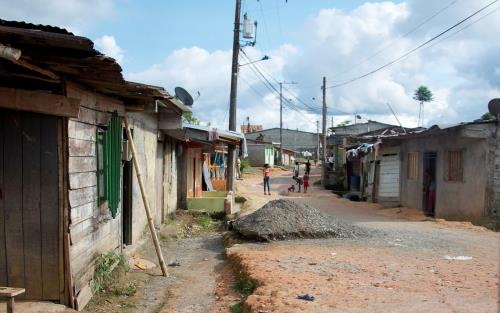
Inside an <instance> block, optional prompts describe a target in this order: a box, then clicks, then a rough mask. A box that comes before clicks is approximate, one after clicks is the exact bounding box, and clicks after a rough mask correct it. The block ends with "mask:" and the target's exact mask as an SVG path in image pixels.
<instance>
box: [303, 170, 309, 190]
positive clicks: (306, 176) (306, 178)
mask: <svg viewBox="0 0 500 313" xmlns="http://www.w3.org/2000/svg"><path fill="white" fill-rule="evenodd" d="M308 187H309V173H307V172H306V173H305V174H304V193H307V188H308Z"/></svg>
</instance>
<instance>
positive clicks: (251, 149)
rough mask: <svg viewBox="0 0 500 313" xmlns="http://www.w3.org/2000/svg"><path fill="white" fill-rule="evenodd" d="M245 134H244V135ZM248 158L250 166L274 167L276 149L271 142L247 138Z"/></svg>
mask: <svg viewBox="0 0 500 313" xmlns="http://www.w3.org/2000/svg"><path fill="white" fill-rule="evenodd" d="M245 136H246V135H245ZM247 147H248V160H249V161H250V164H251V165H252V166H264V164H269V166H270V167H274V165H275V159H276V156H277V151H276V149H275V146H274V144H273V143H272V142H267V141H260V140H253V139H247Z"/></svg>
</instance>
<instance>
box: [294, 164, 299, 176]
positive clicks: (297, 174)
mask: <svg viewBox="0 0 500 313" xmlns="http://www.w3.org/2000/svg"><path fill="white" fill-rule="evenodd" d="M299 175H300V164H299V162H295V166H294V167H293V177H299Z"/></svg>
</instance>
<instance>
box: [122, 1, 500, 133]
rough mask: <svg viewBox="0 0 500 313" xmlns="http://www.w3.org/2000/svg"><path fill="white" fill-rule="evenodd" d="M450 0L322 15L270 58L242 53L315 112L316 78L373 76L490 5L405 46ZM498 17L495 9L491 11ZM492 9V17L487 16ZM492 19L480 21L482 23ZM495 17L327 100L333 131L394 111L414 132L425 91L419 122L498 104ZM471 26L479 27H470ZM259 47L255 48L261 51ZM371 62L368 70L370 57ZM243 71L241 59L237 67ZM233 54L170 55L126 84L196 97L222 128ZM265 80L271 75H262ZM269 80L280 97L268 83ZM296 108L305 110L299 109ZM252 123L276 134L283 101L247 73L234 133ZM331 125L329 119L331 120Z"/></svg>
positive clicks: (455, 14) (499, 27)
mask: <svg viewBox="0 0 500 313" xmlns="http://www.w3.org/2000/svg"><path fill="white" fill-rule="evenodd" d="M449 3H450V1H448V0H407V1H406V2H403V3H393V2H377V3H365V4H362V5H360V6H359V7H357V8H355V9H353V10H351V11H342V10H338V9H334V8H325V9H322V10H320V11H319V12H318V13H317V14H316V15H315V16H312V17H310V18H309V19H308V20H307V21H305V22H304V24H303V26H302V29H301V31H300V32H298V33H297V34H295V37H294V39H293V40H292V41H290V42H289V43H287V44H283V45H282V46H281V47H279V48H277V49H275V50H272V51H262V50H259V49H258V48H246V51H247V54H248V56H249V58H250V59H251V60H257V59H259V58H261V57H262V56H263V55H264V54H267V55H269V56H270V57H271V59H270V60H268V61H265V62H260V63H258V64H259V67H260V68H262V69H263V71H264V72H265V73H269V74H271V75H272V76H273V77H274V78H276V79H277V80H286V81H297V82H299V84H298V85H293V86H287V89H290V90H291V92H288V91H286V92H285V97H292V95H291V94H293V95H294V96H298V97H300V98H301V99H302V100H304V101H305V102H307V103H309V105H311V106H315V107H316V108H320V105H321V101H316V102H315V101H312V100H311V98H313V97H315V98H316V99H320V98H321V90H320V88H319V86H320V84H321V79H322V76H326V77H327V81H328V85H334V84H336V83H339V82H342V81H346V80H348V79H350V78H353V77H357V76H359V75H361V74H364V73H366V72H369V71H371V70H373V69H375V68H377V67H378V66H381V65H383V64H385V63H387V62H389V61H391V60H394V59H396V58H398V57H399V56H401V55H402V54H404V53H405V52H406V51H409V50H411V49H412V48H414V47H416V46H418V45H419V44H420V43H422V42H423V41H425V40H427V39H429V38H432V37H433V36H434V35H436V34H438V33H439V32H441V31H442V30H444V29H446V28H447V27H449V26H451V25H453V24H454V23H456V22H458V21H459V20H461V19H463V18H464V17H466V16H467V15H469V14H471V13H472V12H474V11H475V10H477V9H479V8H480V7H481V6H483V5H485V4H487V3H488V0H478V1H468V2H464V1H457V2H456V3H455V4H454V5H452V6H450V7H449V8H448V9H447V10H445V11H443V13H441V14H440V15H438V16H437V17H435V18H434V19H432V20H430V21H429V22H428V23H426V24H425V25H423V26H422V27H420V28H419V29H418V30H416V31H415V32H413V33H411V35H409V36H406V37H403V35H404V34H405V33H406V32H408V30H410V29H413V28H415V26H416V25H419V24H420V23H421V22H422V21H423V20H425V19H427V18H428V17H429V16H431V15H432V14H433V13H434V12H437V11H438V10H440V9H441V8H443V7H445V6H447V5H448V4H449ZM496 7H498V6H496ZM492 9H495V8H492ZM488 12H489V11H487V12H485V13H488ZM494 15H495V14H493V15H492V16H491V17H487V18H485V19H484V20H482V21H480V22H478V23H477V24H476V25H473V26H471V27H470V28H467V29H464V31H463V32H460V33H457V35H455V36H453V37H450V38H449V39H447V40H445V41H442V42H440V43H439V44H437V45H435V46H432V47H429V48H427V49H423V50H420V51H419V52H418V53H415V54H413V55H412V56H410V57H408V58H405V59H403V60H401V61H400V62H398V63H396V64H394V65H392V66H390V67H388V68H386V69H384V70H381V71H379V72H377V73H376V74H374V75H370V76H368V77H366V78H363V79H361V80H359V81H356V82H354V83H352V84H348V85H345V86H342V87H339V88H332V89H328V90H327V103H328V106H329V112H330V113H333V114H334V120H335V122H336V123H337V122H341V121H343V120H346V119H350V120H352V119H353V116H354V114H360V115H362V117H363V118H364V119H373V120H380V121H382V122H389V123H396V121H395V118H394V116H393V115H392V114H391V113H390V111H389V109H388V108H387V105H386V104H387V103H390V104H391V105H392V107H393V108H394V110H395V111H396V112H397V114H398V117H399V119H400V120H401V121H402V122H403V123H404V124H405V125H406V126H410V127H411V126H416V123H417V118H418V103H417V102H416V101H415V100H413V99H412V96H413V92H414V90H415V89H416V88H418V86H420V85H422V84H423V85H426V86H428V87H429V88H430V89H431V90H432V91H433V93H434V98H435V100H434V101H433V102H431V103H429V104H426V106H425V122H426V124H427V125H431V124H435V123H454V122H460V121H469V120H473V119H476V118H478V117H479V116H481V115H482V114H483V113H484V112H485V111H486V105H487V102H488V100H489V99H491V98H492V97H494V96H497V97H498V95H499V94H500V89H499V86H500V75H499V74H498V73H499V72H500V71H499V68H500V59H499V58H498V55H499V54H500V43H499V42H498V40H497V39H495V38H497V36H498V33H500V19H498V18H495V16H494ZM471 21H475V20H471ZM257 46H258V44H257ZM381 49H382V52H380V53H378V54H377V55H376V56H373V57H371V58H370V59H369V60H368V61H366V62H361V61H362V60H365V59H366V58H367V57H368V56H371V55H373V54H374V53H376V52H377V51H380V50H381ZM246 62H247V61H246V60H245V59H244V58H243V57H242V56H241V57H240V63H246ZM230 68H231V51H212V52H210V51H207V50H205V49H203V48H199V47H192V48H184V49H179V50H176V51H174V52H173V53H171V54H169V55H168V56H166V59H165V60H164V61H163V62H161V63H159V64H155V65H152V66H151V67H150V68H148V69H146V70H144V71H142V72H137V73H130V74H129V75H128V77H127V78H128V79H132V80H138V81H144V82H148V83H155V84H160V85H162V86H165V87H167V88H168V89H169V90H172V88H173V87H174V86H177V85H181V86H184V87H187V88H188V89H189V90H190V91H191V92H195V91H197V90H199V91H200V92H201V97H200V99H199V100H198V101H197V102H196V104H195V106H194V111H195V114H196V115H198V116H199V117H200V118H201V119H202V120H205V121H207V122H208V121H210V122H211V123H212V124H213V125H217V126H219V127H225V126H226V125H227V108H228V102H229V86H230ZM266 75H267V74H266ZM269 80H270V81H271V82H272V83H274V85H275V86H276V88H278V87H277V84H276V82H275V81H273V78H270V77H269ZM295 105H297V106H301V104H300V103H297V102H295ZM246 116H249V117H250V120H251V122H252V123H261V124H263V125H264V127H276V126H278V125H279V97H278V96H277V95H276V94H275V93H274V92H272V91H269V90H268V89H266V88H265V87H264V85H263V84H262V82H261V81H260V80H259V79H258V78H257V77H256V75H255V73H253V72H252V71H251V67H250V66H244V67H242V68H241V71H240V81H239V89H238V123H241V122H243V121H244V120H245V118H246ZM317 119H320V116H319V115H316V114H312V113H311V114H309V113H306V112H302V113H297V112H296V111H293V110H291V109H289V108H287V109H286V110H285V112H284V126H285V127H288V128H292V129H295V128H300V129H305V130H310V131H315V130H316V125H315V121H316V120H317ZM328 120H329V124H330V120H331V117H329V118H328Z"/></svg>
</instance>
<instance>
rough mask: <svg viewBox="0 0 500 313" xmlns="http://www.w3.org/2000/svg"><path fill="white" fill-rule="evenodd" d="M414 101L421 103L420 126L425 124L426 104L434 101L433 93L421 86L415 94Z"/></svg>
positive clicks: (419, 112)
mask: <svg viewBox="0 0 500 313" xmlns="http://www.w3.org/2000/svg"><path fill="white" fill-rule="evenodd" d="M413 99H415V100H417V101H418V102H420V109H419V111H418V126H421V125H423V124H424V103H425V102H431V101H433V100H434V98H433V97H432V92H431V91H430V90H429V88H427V87H426V86H420V87H418V88H417V90H415V93H414V94H413Z"/></svg>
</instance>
